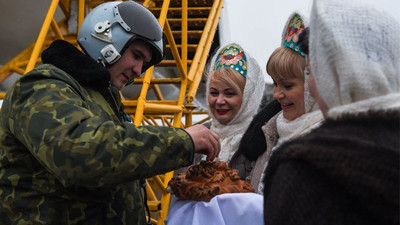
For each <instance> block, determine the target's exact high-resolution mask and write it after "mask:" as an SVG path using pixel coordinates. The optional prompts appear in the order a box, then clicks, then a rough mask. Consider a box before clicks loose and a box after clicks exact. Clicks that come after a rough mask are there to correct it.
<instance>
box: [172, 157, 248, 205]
mask: <svg viewBox="0 0 400 225" xmlns="http://www.w3.org/2000/svg"><path fill="white" fill-rule="evenodd" d="M168 186H169V187H168V190H169V191H170V192H172V193H173V194H174V195H175V196H176V197H178V198H180V199H186V200H195V201H206V202H208V201H210V200H211V198H213V197H214V196H216V195H219V194H224V193H243V192H254V188H253V187H252V186H251V184H250V183H249V182H247V181H244V180H241V179H240V178H239V175H238V172H237V170H235V169H230V168H229V167H228V163H227V162H221V161H213V162H208V161H201V162H200V163H198V164H196V165H193V166H191V167H189V169H188V170H187V172H186V173H180V174H178V175H177V176H175V177H173V178H172V179H171V180H170V181H169V183H168Z"/></svg>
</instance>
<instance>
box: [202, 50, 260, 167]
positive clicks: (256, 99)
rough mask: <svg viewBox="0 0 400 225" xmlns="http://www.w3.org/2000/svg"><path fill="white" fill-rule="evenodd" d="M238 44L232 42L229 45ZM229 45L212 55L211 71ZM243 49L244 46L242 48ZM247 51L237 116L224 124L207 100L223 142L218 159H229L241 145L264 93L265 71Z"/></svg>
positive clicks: (207, 90)
mask: <svg viewBox="0 0 400 225" xmlns="http://www.w3.org/2000/svg"><path fill="white" fill-rule="evenodd" d="M232 44H234V45H237V46H239V47H240V48H242V47H241V46H240V45H238V44H236V43H231V44H229V45H232ZM227 46H228V45H226V46H223V47H220V48H219V49H218V50H217V51H216V54H215V55H214V56H213V57H212V59H211V63H210V67H209V71H208V72H211V71H212V70H213V68H214V64H215V60H216V58H217V56H218V55H219V53H220V52H221V50H222V49H224V48H226V47H227ZM242 49H243V48H242ZM244 52H245V55H246V58H247V75H246V84H245V87H244V91H243V99H242V105H241V106H240V109H239V111H238V113H237V114H236V116H235V117H234V118H233V119H232V121H230V122H229V123H228V124H226V125H224V124H221V123H219V122H218V120H217V119H216V118H215V116H214V115H213V114H212V113H211V109H210V104H209V103H208V101H207V109H208V111H209V112H210V116H211V118H212V121H211V130H213V131H214V132H215V133H217V134H218V136H219V138H220V142H221V152H220V154H219V157H218V158H217V160H221V161H226V162H227V161H229V160H230V159H231V158H232V156H233V154H234V153H235V152H236V151H237V149H238V147H239V143H240V140H241V138H242V136H243V134H244V133H245V131H246V129H247V127H248V126H249V124H250V122H251V121H252V119H253V116H254V115H255V114H256V113H257V110H258V107H259V106H260V104H261V99H262V97H263V93H264V87H265V81H264V77H263V73H262V71H261V68H260V66H259V64H258V62H257V61H256V60H255V59H254V58H253V57H252V56H250V55H249V54H248V52H246V51H245V50H244ZM209 93H210V78H209V77H208V79H207V89H206V96H208V95H209Z"/></svg>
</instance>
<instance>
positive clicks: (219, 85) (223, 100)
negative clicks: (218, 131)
mask: <svg viewBox="0 0 400 225" xmlns="http://www.w3.org/2000/svg"><path fill="white" fill-rule="evenodd" d="M242 100H243V96H242V94H241V93H238V92H237V91H235V89H234V88H233V87H231V86H229V85H228V84H226V83H225V82H222V81H216V80H211V81H210V90H209V95H208V104H209V105H210V109H211V113H212V114H213V115H214V117H215V118H216V119H217V120H218V122H220V123H221V124H228V123H229V122H230V121H232V119H233V118H235V116H236V114H237V113H238V112H239V110H240V106H241V105H242Z"/></svg>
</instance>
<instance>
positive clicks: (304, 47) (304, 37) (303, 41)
mask: <svg viewBox="0 0 400 225" xmlns="http://www.w3.org/2000/svg"><path fill="white" fill-rule="evenodd" d="M309 36H310V27H306V28H305V29H304V30H303V32H301V34H300V35H299V41H298V42H297V43H298V45H300V50H301V51H302V52H304V54H306V55H308V53H309V49H308V43H309V42H308V37H309Z"/></svg>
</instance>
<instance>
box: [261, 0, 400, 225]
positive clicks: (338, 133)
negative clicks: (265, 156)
mask: <svg viewBox="0 0 400 225" xmlns="http://www.w3.org/2000/svg"><path fill="white" fill-rule="evenodd" d="M309 37H310V38H309V42H310V43H309V45H310V54H309V64H310V65H309V66H311V68H308V69H309V70H310V71H309V72H310V73H311V75H310V76H311V78H313V79H310V83H309V86H310V91H311V93H312V95H313V96H314V97H315V98H316V100H317V102H318V104H319V106H320V108H321V111H322V112H323V114H324V117H325V118H326V121H325V122H324V123H323V124H322V125H321V126H320V127H319V128H318V129H316V130H314V131H313V132H311V133H310V134H308V135H306V136H304V137H302V138H299V139H297V140H295V141H292V142H288V143H285V144H283V145H282V146H281V148H279V149H278V150H277V151H276V152H275V154H274V155H273V156H272V158H271V160H270V162H269V165H268V167H267V170H266V180H268V182H267V183H266V184H265V189H264V190H265V191H264V221H265V224H289V225H290V224H363V225H365V224H367V225H368V224H371V225H372V224H399V174H400V173H399V159H400V153H399V151H400V141H399V137H400V51H399V49H400V41H399V40H400V24H399V23H398V22H397V21H396V19H395V18H392V17H390V16H388V14H387V13H385V12H384V11H381V10H378V9H376V7H372V6H368V5H365V4H361V3H356V2H355V1H346V0H324V1H318V0H315V1H314V4H313V8H312V12H311V23H310V36H309ZM288 212H290V214H288Z"/></svg>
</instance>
